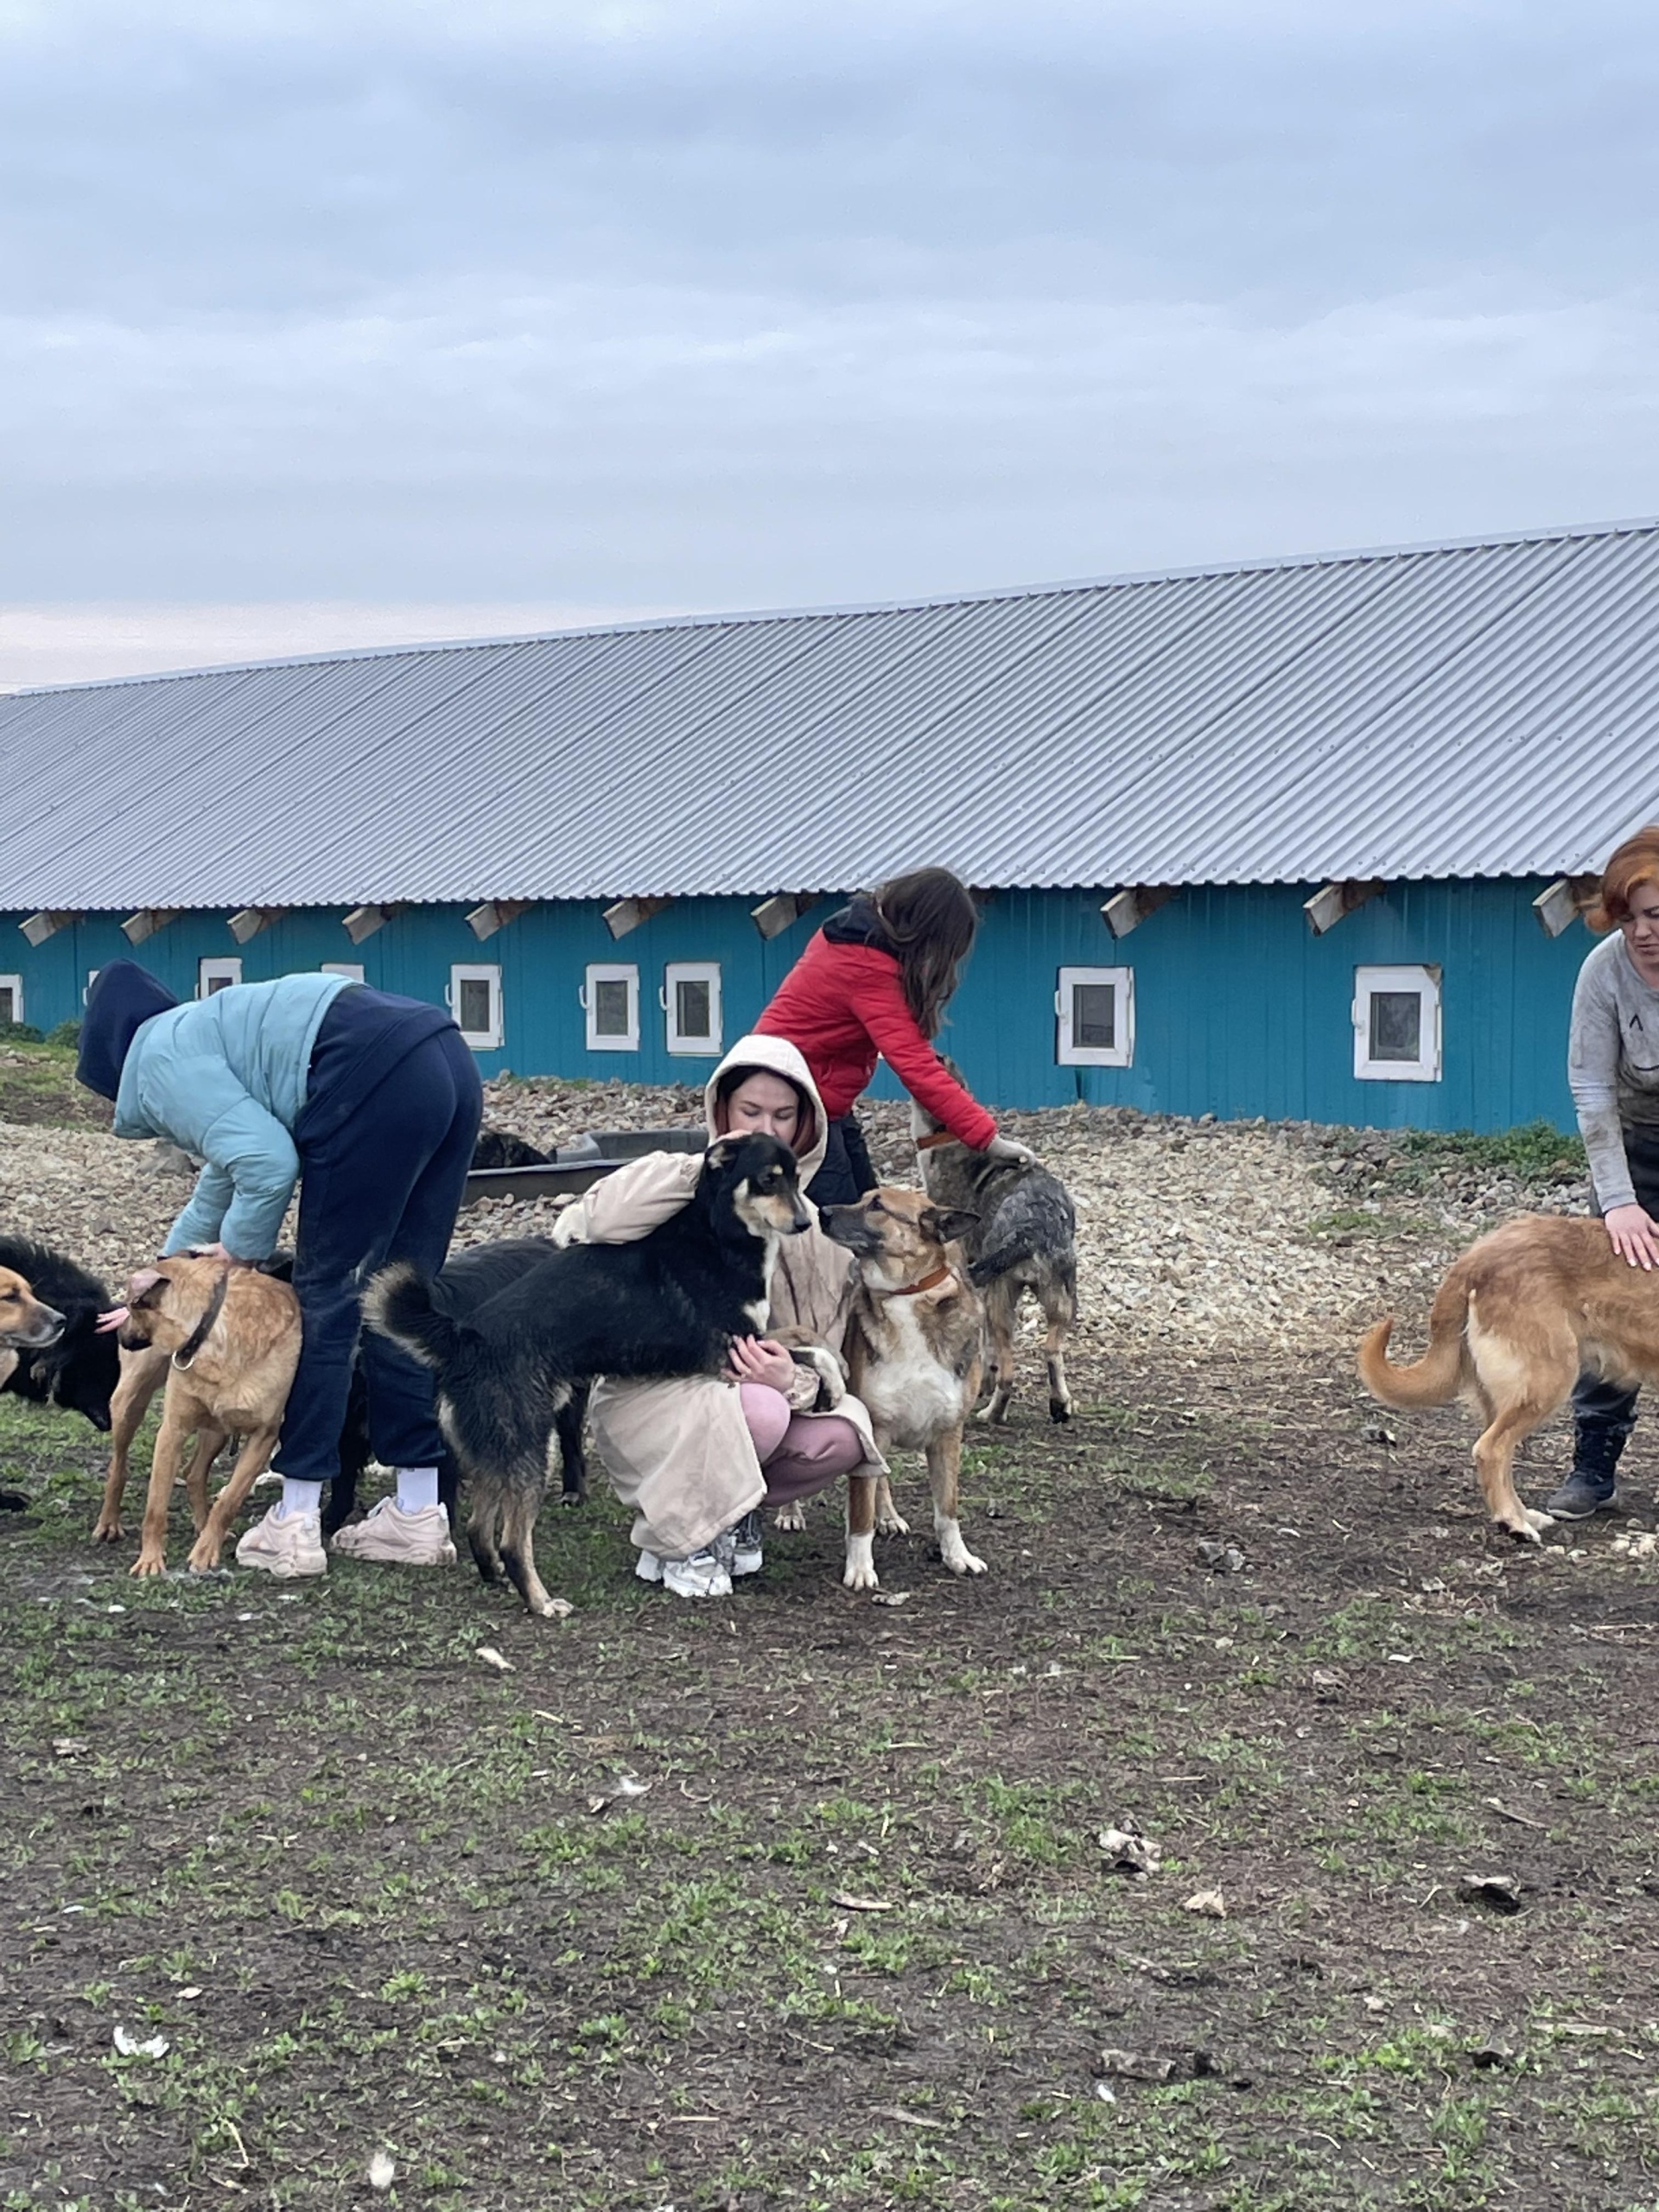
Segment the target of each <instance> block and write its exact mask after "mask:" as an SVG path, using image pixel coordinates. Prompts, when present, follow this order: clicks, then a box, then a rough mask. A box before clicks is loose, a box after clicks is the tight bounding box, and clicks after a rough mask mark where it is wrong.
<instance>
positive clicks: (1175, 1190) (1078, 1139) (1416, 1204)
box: [0, 1078, 1588, 1356]
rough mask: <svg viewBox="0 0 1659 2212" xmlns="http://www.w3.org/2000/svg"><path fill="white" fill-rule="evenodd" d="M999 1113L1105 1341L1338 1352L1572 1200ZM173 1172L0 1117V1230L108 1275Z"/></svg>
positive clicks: (636, 1095)
mask: <svg viewBox="0 0 1659 2212" xmlns="http://www.w3.org/2000/svg"><path fill="white" fill-rule="evenodd" d="M701 1103H702V1101H701V1093H700V1091H698V1090H691V1089H688V1088H684V1087H680V1086H676V1087H673V1088H652V1087H647V1086H643V1085H629V1084H603V1085H597V1086H596V1085H592V1084H564V1083H556V1082H537V1083H524V1082H517V1081H514V1080H512V1079H510V1078H509V1079H506V1080H504V1081H500V1082H497V1083H493V1084H490V1085H489V1086H488V1088H487V1096H486V1118H487V1120H488V1122H490V1123H491V1125H492V1126H493V1127H495V1128H503V1129H508V1130H511V1131H512V1132H513V1133H514V1134H516V1135H520V1136H523V1137H524V1138H526V1139H527V1140H528V1141H531V1142H532V1143H535V1144H537V1145H540V1146H542V1147H543V1148H547V1147H551V1146H553V1145H556V1144H557V1143H558V1142H560V1141H569V1139H570V1138H571V1137H574V1136H575V1135H579V1134H581V1133H582V1131H584V1130H588V1129H594V1128H648V1127H656V1126H662V1125H664V1124H673V1123H685V1122H694V1121H696V1119H697V1118H698V1116H699V1115H700V1111H701ZM863 1110H864V1113H865V1117H866V1121H867V1125H868V1130H869V1135H870V1138H871V1146H872V1152H873V1154H874V1158H875V1160H876V1163H877V1166H878V1170H879V1172H880V1173H881V1174H882V1175H883V1177H884V1178H885V1179H889V1180H892V1181H896V1182H911V1181H914V1180H915V1179H916V1175H915V1154H914V1152H913V1150H912V1147H911V1146H910V1143H909V1139H908V1135H907V1122H906V1108H905V1107H903V1106H902V1105H898V1104H891V1103H876V1104H873V1105H869V1106H868V1107H867V1108H866V1109H863ZM1003 1120H1004V1125H1005V1126H1006V1127H1007V1129H1008V1130H1009V1132H1010V1133H1011V1134H1013V1135H1018V1136H1020V1137H1021V1138H1023V1139H1024V1140H1025V1141H1026V1142H1027V1143H1029V1144H1031V1145H1032V1146H1033V1147H1034V1148H1035V1149H1036V1150H1037V1151H1038V1152H1039V1154H1041V1156H1042V1158H1043V1159H1044V1160H1045V1161H1046V1164H1047V1165H1048V1166H1051V1167H1052V1169H1053V1170H1054V1172H1055V1173H1057V1174H1058V1175H1060V1176H1061V1177H1062V1178H1063V1179H1065V1182H1066V1184H1067V1185H1069V1187H1070V1188H1071V1192H1072V1194H1073V1196H1074V1198H1076V1200H1077V1214H1078V1260H1079V1287H1080V1293H1081V1302H1082V1316H1081V1320H1080V1324H1079V1330H1078V1333H1079V1336H1080V1338H1083V1339H1084V1342H1085V1343H1087V1344H1092V1345H1094V1346H1095V1347H1096V1348H1098V1349H1099V1350H1101V1351H1108V1350H1109V1349H1110V1348H1111V1347H1112V1346H1113V1345H1118V1346H1121V1347H1123V1348H1125V1349H1127V1348H1129V1347H1134V1348H1136V1349H1151V1348H1153V1347H1154V1346H1165V1347H1169V1348H1179V1347H1186V1348H1188V1349H1189V1350H1190V1351H1192V1352H1193V1353H1194V1354H1197V1353H1199V1352H1205V1351H1213V1350H1215V1349H1217V1347H1223V1346H1229V1347H1232V1348H1234V1349H1236V1351H1239V1352H1241V1353H1243V1354H1244V1355H1246V1356H1253V1355H1255V1354H1258V1353H1265V1354H1272V1353H1274V1352H1278V1351H1292V1350H1295V1349H1298V1348H1312V1347H1313V1346H1320V1347H1334V1346H1335V1345H1336V1344H1338V1343H1345V1342H1346V1341H1347V1340H1350V1339H1351V1338H1352V1336H1353V1334H1354V1332H1355V1331H1356V1329H1357V1327H1359V1326H1360V1325H1363V1323H1364V1322H1366V1321H1368V1320H1370V1319H1373V1318H1374V1317H1375V1316H1376V1313H1379V1312H1381V1311H1384V1310H1388V1309H1389V1308H1390V1307H1394V1308H1397V1309H1399V1310H1402V1311H1403V1312H1405V1313H1408V1314H1409V1313H1416V1312H1421V1308H1422V1306H1424V1304H1425V1303H1426V1301H1427V1295H1428V1294H1429V1293H1430V1291H1431V1290H1432V1287H1433V1282H1434V1281H1435V1280H1436V1279H1437V1278H1438V1276H1439V1274H1440V1272H1441V1270H1442V1269H1443V1268H1444V1267H1445V1266H1446V1262H1447V1261H1448V1259H1449V1258H1450V1257H1451V1255H1452V1254H1453V1253H1454V1252H1455V1251H1456V1250H1458V1249H1459V1248H1460V1247H1461V1246H1462V1245H1464V1244H1465V1243H1467V1242H1468V1241H1469V1239H1470V1237H1471V1236H1474V1235H1476V1234H1478V1232H1479V1230H1482V1229H1483V1228H1485V1227H1488V1226H1490V1225H1491V1224H1492V1223H1493V1222H1495V1221H1497V1220H1499V1219H1502V1218H1503V1217H1504V1216H1506V1215H1507V1214H1510V1213H1514V1212H1517V1211H1524V1210H1526V1209H1528V1208H1532V1209H1535V1210H1548V1211H1586V1210H1587V1206H1588V1190H1587V1186H1586V1185H1585V1184H1584V1183H1583V1181H1582V1180H1581V1179H1576V1178H1575V1177H1574V1175H1573V1172H1572V1170H1571V1167H1570V1165H1569V1164H1568V1163H1567V1162H1565V1161H1564V1162H1563V1163H1562V1165H1561V1167H1560V1170H1559V1172H1558V1173H1557V1174H1556V1175H1554V1177H1552V1178H1551V1179H1548V1180H1547V1181H1544V1182H1542V1183H1532V1184H1528V1183H1524V1182H1522V1181H1519V1180H1516V1179H1513V1178H1506V1177H1497V1176H1494V1175H1492V1174H1491V1173H1490V1172H1489V1171H1482V1170H1480V1169H1479V1168H1472V1169H1471V1168H1467V1167H1465V1166H1459V1165H1458V1164H1456V1163H1452V1164H1451V1165H1449V1166H1441V1167H1433V1166H1431V1168H1430V1169H1429V1170H1427V1171H1426V1172H1420V1173H1418V1174H1417V1175H1416V1177H1415V1180H1414V1186H1413V1185H1411V1184H1409V1183H1405V1182H1402V1173H1401V1166H1402V1154H1401V1153H1400V1149H1399V1146H1398V1141H1396V1140H1395V1138H1393V1137H1391V1136H1390V1135H1388V1134H1386V1133H1380V1132H1374V1131H1353V1130H1339V1129H1338V1130H1333V1129H1323V1128H1313V1127H1310V1126H1309V1125H1306V1124H1300V1123H1287V1124H1275V1125H1271V1126H1269V1125H1266V1124H1262V1123H1218V1122H1211V1121H1208V1120H1203V1121H1198V1122H1192V1121H1183V1120H1179V1119H1176V1118H1173V1117H1170V1116H1147V1115H1141V1114H1135V1113H1132V1112H1128V1111H1127V1110H1124V1109H1100V1108H1085V1107H1072V1108H1060V1109H1046V1110H1044V1111H1041V1112H1035V1113H1010V1114H1008V1115H1007V1116H1004V1117H1003ZM188 1188H189V1183H188V1177H186V1176H184V1175H182V1174H181V1173H178V1172H177V1171H176V1170H175V1169H171V1168H169V1167H168V1166H166V1165H165V1161H164V1159H159V1160H158V1157H157V1147H154V1146H151V1145H149V1144H128V1143H122V1142H120V1141H118V1140H116V1139H115V1138H113V1137H111V1136H108V1135H104V1134H102V1133H101V1132H99V1131H98V1130H96V1129H92V1128H54V1127H42V1126H41V1125H39V1124H37V1123H32V1122H31V1123H29V1124H22V1123H16V1122H0V1228H5V1229H9V1230H13V1231H22V1232H24V1233H26V1234H29V1235H31V1236H41V1237H43V1238H46V1239H48V1241H50V1242H51V1243H54V1244H57V1245H59V1246H60V1247H62V1248H63V1249H66V1250H67V1251H69V1252H71V1253H73V1255H75V1256H76V1257H77V1258H79V1259H80V1260H82V1261H84V1262H86V1264H88V1265H89V1266H91V1267H92V1268H94V1269H96V1270H97V1271H99V1273H101V1274H104V1275H105V1277H106V1279H108V1280H110V1281H118V1280H119V1279H120V1278H121V1277H122V1276H124V1274H126V1273H127V1272H128V1271H129V1270H130V1268H133V1267H136V1266H137V1265H139V1264H140V1263H141V1262H143V1261H144V1260H146V1259H148V1258H149V1257H150V1256H151V1255H153V1254H154V1253H155V1252H156V1250H157V1249H159V1246H160V1244H161V1242H162V1238H163V1237H164V1236H165V1235H166V1232H167V1229H168V1224H170V1223H171V1221H172V1220H173V1218H174V1217H175V1214H176V1213H177V1211H178V1209H179V1207H180V1206H181V1205H182V1204H183V1202H184V1199H185V1197H186V1195H187V1194H188ZM553 1211H554V1209H553V1207H552V1206H551V1205H550V1204H549V1203H548V1202H546V1201H541V1202H537V1203H533V1204H532V1203H523V1202H521V1203H517V1204H515V1203H512V1202H507V1201H500V1202H495V1203H493V1204H491V1205H486V1206H484V1207H477V1208H474V1209H471V1210H469V1211H467V1213H466V1214H464V1215H463V1216H462V1220H461V1238H462V1240H463V1241H464V1242H467V1243H476V1242H480V1241H482V1240H483V1239H486V1238H488V1237H492V1236H504V1235H509V1234H520V1235H522V1234H525V1233H527V1232H531V1231H533V1230H537V1229H538V1228H543V1227H545V1225H546V1224H547V1223H548V1222H549V1221H550V1219H551V1217H552V1214H553ZM291 1227H292V1224H291V1223H290V1233H291Z"/></svg>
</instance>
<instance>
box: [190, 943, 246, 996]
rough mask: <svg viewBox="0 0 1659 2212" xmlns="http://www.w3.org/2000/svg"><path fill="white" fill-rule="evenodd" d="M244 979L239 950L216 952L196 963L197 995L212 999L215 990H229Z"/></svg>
mask: <svg viewBox="0 0 1659 2212" xmlns="http://www.w3.org/2000/svg"><path fill="white" fill-rule="evenodd" d="M241 980H242V956H241V954H240V953H239V952H225V953H215V954H213V956H212V957H209V958H206V959H202V960H198V961H197V963H196V996H197V997H198V998H199V999H210V998H212V996H213V993H214V992H215V991H227V990H229V989H230V988H231V987H232V985H233V984H236V983H239V982H241Z"/></svg>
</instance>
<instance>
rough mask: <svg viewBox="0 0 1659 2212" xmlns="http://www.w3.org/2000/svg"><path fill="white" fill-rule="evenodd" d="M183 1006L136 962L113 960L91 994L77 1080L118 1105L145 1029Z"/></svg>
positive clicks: (82, 1028) (82, 1030)
mask: <svg viewBox="0 0 1659 2212" xmlns="http://www.w3.org/2000/svg"><path fill="white" fill-rule="evenodd" d="M177 1004H178V1001H177V999H175V997H174V995H173V994H172V992H171V991H169V990H168V988H167V986H166V984H165V983H158V982H156V978H155V977H154V976H152V975H151V974H150V972H149V969H148V968H141V967H140V966H139V965H138V963H137V961H136V960H111V963H110V964H109V966H108V967H107V968H100V969H99V971H98V980H97V981H96V982H94V983H93V985H92V989H91V990H90V991H88V992H87V994H86V1014H84V1016H83V1017H82V1019H81V1024H80V1058H79V1059H78V1060H77V1061H76V1063H75V1074H76V1077H77V1078H78V1079H79V1081H80V1082H82V1083H84V1084H86V1088H87V1090H95V1091H97V1093H98V1095H99V1097H100V1098H109V1099H113V1098H114V1096H115V1095H116V1093H117V1091H118V1090H119V1089H120V1088H121V1071H122V1069H123V1068H124V1066H125V1065H126V1058H127V1054H128V1052H130V1050H131V1047H132V1040H133V1039H134V1037H135V1036H137V1033H138V1031H139V1029H140V1028H141V1027H143V1024H144V1023H145V1022H146V1021H148V1020H149V1018H150V1016H151V1015H152V1014H165V1013H166V1012H167V1009H168V1007H170V1006H177Z"/></svg>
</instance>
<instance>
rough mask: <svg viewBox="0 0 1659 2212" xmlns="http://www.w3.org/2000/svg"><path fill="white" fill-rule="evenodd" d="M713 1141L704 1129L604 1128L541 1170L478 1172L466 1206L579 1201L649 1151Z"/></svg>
mask: <svg viewBox="0 0 1659 2212" xmlns="http://www.w3.org/2000/svg"><path fill="white" fill-rule="evenodd" d="M708 1142H709V1139H708V1136H707V1135H706V1134H705V1133H704V1132H703V1131H702V1129H601V1130H598V1131H596V1132H595V1133H594V1135H591V1136H583V1137H578V1138H577V1139H576V1140H575V1142H574V1143H572V1144H562V1145H561V1146H560V1147H559V1148H558V1150H557V1151H556V1153H555V1154H553V1157H552V1158H551V1160H549V1161H547V1162H546V1164H545V1165H544V1166H539V1167H474V1170H473V1171H472V1173H471V1174H470V1175H468V1176H467V1191H466V1195H465V1197H464V1198H462V1200H461V1204H462V1205H468V1206H471V1205H477V1204H478V1201H479V1200H480V1198H580V1197H581V1195H582V1192H584V1191H590V1190H592V1188H593V1186H594V1184H595V1183H597V1182H598V1181H600V1179H601V1178H602V1177H604V1176H606V1175H613V1174H614V1173H616V1171H617V1169H618V1168H619V1167H626V1166H627V1164H628V1162H629V1161H630V1160H640V1159H643V1158H644V1156H645V1154H646V1153H648V1152H702V1151H703V1150H704V1149H706V1147H707V1146H708Z"/></svg>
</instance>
